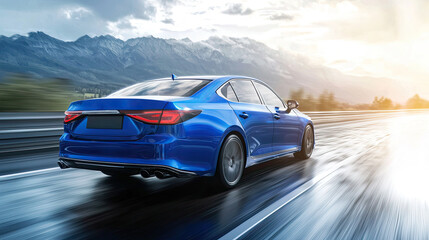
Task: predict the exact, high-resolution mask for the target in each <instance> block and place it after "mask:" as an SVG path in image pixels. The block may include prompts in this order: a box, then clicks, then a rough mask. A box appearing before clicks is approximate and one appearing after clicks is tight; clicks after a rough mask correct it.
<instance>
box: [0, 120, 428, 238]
mask: <svg viewBox="0 0 429 240" xmlns="http://www.w3.org/2000/svg"><path fill="white" fill-rule="evenodd" d="M356 114H358V113H356ZM428 121H429V112H412V113H410V112H408V113H407V112H405V113H398V114H395V115H389V116H387V115H386V116H383V117H379V118H370V119H367V120H364V119H359V120H358V121H348V122H343V123H341V124H340V123H336V124H320V125H317V126H316V138H317V146H316V149H315V152H314V155H313V157H312V158H311V159H309V160H307V161H297V160H295V159H294V158H293V157H285V158H281V159H277V160H273V161H270V162H267V163H264V164H261V165H258V166H254V167H251V168H248V169H246V171H245V174H244V178H243V181H242V182H241V183H240V184H239V185H238V186H237V188H236V189H233V190H231V191H225V192H215V191H212V190H209V189H207V188H205V186H206V185H204V180H201V179H167V180H157V179H142V178H139V177H131V178H129V179H113V178H110V177H106V176H104V175H102V174H101V173H98V172H91V171H83V170H80V171H76V170H67V171H61V172H57V171H52V172H47V173H43V174H39V175H34V176H25V177H22V178H13V179H5V180H1V181H0V206H2V207H1V208H0V239H30V238H31V239H84V238H85V239H87V238H93V239H94V238H97V239H98V238H107V239H112V238H122V239H123V238H144V239H217V238H219V237H222V236H224V235H225V234H226V233H228V232H229V231H231V230H232V229H234V228H235V227H237V226H239V225H240V224H241V223H243V222H245V221H246V220H247V219H249V218H251V217H252V216H254V215H255V214H256V213H258V212H260V211H262V210H263V209H266V208H267V207H268V206H270V205H272V204H273V203H274V202H276V201H278V200H279V199H281V198H282V197H284V196H285V195H287V194H289V193H291V192H293V191H294V190H295V189H297V188H298V187H300V186H302V185H303V184H305V183H306V182H308V181H310V180H312V179H314V178H315V177H317V176H318V175H319V174H320V173H323V172H326V171H329V170H332V169H334V168H336V167H337V166H338V164H340V165H341V167H340V168H339V169H337V170H335V171H334V172H333V173H332V174H331V175H330V177H329V178H328V179H326V181H321V182H319V183H317V184H316V185H315V186H314V187H313V188H311V189H310V190H308V191H307V192H305V193H303V194H301V195H300V196H298V197H296V198H295V199H294V200H292V201H290V202H289V203H288V204H286V205H285V206H284V207H282V208H281V209H279V210H278V211H277V212H275V213H274V214H272V215H271V216H269V217H267V218H266V219H265V220H264V221H262V222H260V223H259V224H258V225H256V226H255V227H254V228H253V229H251V230H250V231H249V232H247V233H246V234H245V235H243V236H242V238H243V239H428V238H429V229H428V228H427V226H429V194H428V187H427V186H426V184H427V183H428V178H429V177H428V175H427V174H426V173H427V172H428V170H429V169H428V167H429V165H428V161H427V159H429V158H428V153H427V151H426V148H427V147H426V146H427V144H426V143H427V142H428V141H427V139H428V137H429V126H427V122H428ZM56 154H57V153H56V152H52V153H51V155H49V154H48V153H43V154H42V153H38V154H34V155H33V156H32V158H28V161H31V160H32V159H40V158H44V159H47V160H49V161H52V162H53V163H55V162H56ZM16 159H20V158H16ZM3 161H7V162H9V163H8V164H10V161H12V159H2V160H1V161H0V164H1V162H3ZM21 164H22V163H21Z"/></svg>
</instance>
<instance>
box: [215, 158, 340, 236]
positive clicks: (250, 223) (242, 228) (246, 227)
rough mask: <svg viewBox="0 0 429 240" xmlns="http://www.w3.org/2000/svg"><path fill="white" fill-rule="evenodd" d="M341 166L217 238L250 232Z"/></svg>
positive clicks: (314, 179)
mask: <svg viewBox="0 0 429 240" xmlns="http://www.w3.org/2000/svg"><path fill="white" fill-rule="evenodd" d="M343 165H344V163H343V162H340V163H338V164H337V165H336V166H335V167H334V168H333V169H330V170H329V171H326V172H324V173H320V174H318V175H317V176H315V177H314V178H312V179H311V180H309V181H307V182H306V183H304V184H302V185H301V186H299V187H298V188H296V189H295V190H293V191H292V192H290V193H289V194H286V195H285V196H284V197H282V198H281V199H279V200H277V201H276V202H274V203H273V204H271V205H270V206H268V207H266V208H265V209H263V210H262V211H260V212H258V213H257V214H255V215H253V216H252V217H251V218H249V219H247V220H246V221H245V222H243V223H241V224H240V225H238V226H237V227H235V228H234V229H232V230H231V231H229V232H228V233H227V234H225V235H223V236H222V237H221V238H219V240H231V239H234V240H235V239H239V238H240V237H242V236H243V235H244V234H246V233H247V232H249V231H250V230H252V229H253V228H254V227H255V226H257V225H258V224H259V223H261V222H262V221H264V220H265V219H267V218H268V217H269V216H271V215H272V214H274V213H275V212H277V211H278V210H280V209H281V208H282V207H284V206H286V205H287V204H288V203H290V202H292V201H293V200H294V199H296V198H298V197H299V196H301V195H302V194H304V193H305V192H307V191H308V190H310V189H311V188H312V187H314V186H315V185H316V184H317V183H319V182H320V181H322V180H328V179H330V178H331V177H332V175H333V173H334V172H335V171H336V170H338V169H339V168H341V167H342V166H343Z"/></svg>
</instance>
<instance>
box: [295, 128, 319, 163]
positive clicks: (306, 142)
mask: <svg viewBox="0 0 429 240" xmlns="http://www.w3.org/2000/svg"><path fill="white" fill-rule="evenodd" d="M313 149H314V132H313V128H312V127H311V126H310V125H307V126H306V127H305V130H304V136H303V138H302V144H301V151H299V152H296V153H294V154H293V155H294V156H295V158H297V159H302V160H304V159H308V158H310V157H311V154H312V153H313Z"/></svg>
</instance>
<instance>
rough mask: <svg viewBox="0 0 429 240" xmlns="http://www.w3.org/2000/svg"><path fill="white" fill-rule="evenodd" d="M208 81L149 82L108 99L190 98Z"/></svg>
mask: <svg viewBox="0 0 429 240" xmlns="http://www.w3.org/2000/svg"><path fill="white" fill-rule="evenodd" d="M209 82H210V81H208V80H195V79H193V80H148V81H144V82H142V83H137V84H134V85H132V86H130V87H127V88H124V89H121V90H119V91H117V92H114V93H112V94H110V95H109V96H107V97H127V96H177V97H189V96H191V95H192V94H194V93H196V92H197V91H198V90H200V89H201V88H203V87H204V86H205V85H207V84H208V83H209Z"/></svg>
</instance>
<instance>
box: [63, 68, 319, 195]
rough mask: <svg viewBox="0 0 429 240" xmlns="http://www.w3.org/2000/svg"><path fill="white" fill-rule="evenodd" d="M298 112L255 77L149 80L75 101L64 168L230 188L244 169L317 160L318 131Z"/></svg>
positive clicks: (65, 140) (67, 130)
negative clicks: (198, 179)
mask: <svg viewBox="0 0 429 240" xmlns="http://www.w3.org/2000/svg"><path fill="white" fill-rule="evenodd" d="M297 108H298V102H296V101H295V100H289V101H287V103H286V104H285V103H284V102H283V101H282V99H281V98H280V97H279V96H278V95H277V94H276V93H275V92H274V91H273V90H272V89H271V88H270V87H269V86H268V85H267V84H265V83H264V82H262V81H261V80H258V79H254V78H249V77H243V76H197V77H179V78H177V77H175V76H174V75H173V76H172V78H168V79H167V78H165V79H156V80H148V81H144V82H141V83H137V84H135V85H132V86H130V87H127V88H124V89H122V90H119V91H117V92H115V93H112V94H111V95H109V96H107V97H104V98H99V99H91V100H82V101H76V102H73V103H71V104H70V107H69V108H68V110H67V111H66V112H65V114H66V116H65V119H64V134H63V135H62V136H61V139H60V153H59V162H58V164H59V166H60V167H61V168H69V167H72V168H83V169H91V170H98V171H102V172H103V173H105V174H107V175H110V176H114V177H123V176H130V175H135V174H141V175H142V176H143V177H145V178H147V177H152V176H156V177H158V178H168V177H173V176H174V177H189V176H207V177H211V179H212V180H213V181H214V182H215V183H216V184H217V185H218V186H220V187H223V188H232V187H234V186H235V185H237V183H238V182H239V181H240V179H241V177H242V174H243V170H244V168H246V167H249V166H252V165H254V164H257V163H261V162H264V161H267V160H271V159H274V158H278V157H281V156H284V155H287V154H291V153H293V154H294V155H295V157H297V158H300V159H307V158H309V157H310V156H311V154H312V152H313V148H314V126H313V123H312V121H311V119H310V118H309V117H308V116H306V115H304V114H302V113H301V112H300V111H298V109H297Z"/></svg>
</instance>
